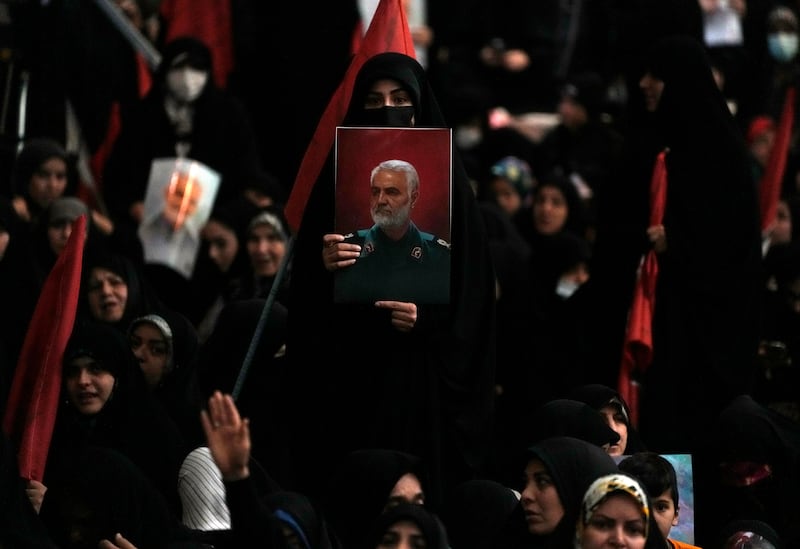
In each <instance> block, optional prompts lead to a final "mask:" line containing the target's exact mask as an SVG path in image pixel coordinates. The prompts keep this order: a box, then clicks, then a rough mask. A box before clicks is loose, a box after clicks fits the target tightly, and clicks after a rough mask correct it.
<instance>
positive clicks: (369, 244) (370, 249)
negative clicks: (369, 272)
mask: <svg viewBox="0 0 800 549" xmlns="http://www.w3.org/2000/svg"><path fill="white" fill-rule="evenodd" d="M364 251H365V252H366V253H368V254H371V253H372V252H374V251H375V244H373V243H372V242H367V243H366V244H364Z"/></svg>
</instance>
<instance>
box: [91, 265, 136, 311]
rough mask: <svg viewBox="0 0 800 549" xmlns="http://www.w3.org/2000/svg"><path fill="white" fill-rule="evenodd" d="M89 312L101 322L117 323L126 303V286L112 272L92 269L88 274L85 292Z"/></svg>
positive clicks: (100, 268) (119, 277)
mask: <svg viewBox="0 0 800 549" xmlns="http://www.w3.org/2000/svg"><path fill="white" fill-rule="evenodd" d="M87 299H88V301H89V312H90V313H91V315H92V316H93V317H94V318H95V319H97V320H100V321H102V322H108V323H112V324H113V323H114V322H119V321H120V320H121V319H122V316H123V315H124V314H125V305H126V304H127V302H128V284H127V283H126V282H125V281H124V280H123V279H122V277H121V276H119V275H118V274H117V273H115V272H113V271H109V270H108V269H103V268H102V267H94V268H93V269H92V271H91V273H90V274H89V290H88V292H87Z"/></svg>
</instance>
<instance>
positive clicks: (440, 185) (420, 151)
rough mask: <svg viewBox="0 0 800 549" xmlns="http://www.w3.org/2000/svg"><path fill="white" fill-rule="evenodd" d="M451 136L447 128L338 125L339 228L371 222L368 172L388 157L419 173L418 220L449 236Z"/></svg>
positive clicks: (414, 212) (415, 211)
mask: <svg viewBox="0 0 800 549" xmlns="http://www.w3.org/2000/svg"><path fill="white" fill-rule="evenodd" d="M451 139H452V138H451V131H450V129H449V128H344V127H339V128H336V228H335V230H336V232H337V233H340V234H347V233H350V232H355V231H357V230H359V229H368V228H370V227H372V225H373V223H372V217H371V216H370V213H369V197H370V191H369V176H370V173H371V172H372V169H373V168H374V167H375V166H377V165H378V164H380V163H381V162H383V161H384V160H391V159H398V160H405V161H406V162H410V163H411V164H413V165H414V167H415V168H416V169H417V173H418V174H419V181H420V182H419V190H420V195H419V199H418V200H417V204H416V206H415V207H414V209H413V210H411V219H412V220H413V221H414V224H415V225H416V226H417V227H418V228H419V229H420V230H421V231H425V232H428V233H433V234H434V235H436V236H437V237H438V238H443V239H444V240H446V241H448V242H450V213H451V200H450V197H451V188H452V183H451V182H452V171H451V165H452V162H451V154H452V152H451V151H452V149H451Z"/></svg>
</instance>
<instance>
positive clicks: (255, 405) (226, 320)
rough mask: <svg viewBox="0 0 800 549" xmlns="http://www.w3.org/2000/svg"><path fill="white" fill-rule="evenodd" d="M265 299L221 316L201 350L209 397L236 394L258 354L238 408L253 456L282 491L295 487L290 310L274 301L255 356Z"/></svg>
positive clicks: (241, 303)
mask: <svg viewBox="0 0 800 549" xmlns="http://www.w3.org/2000/svg"><path fill="white" fill-rule="evenodd" d="M265 305H266V301H265V300H264V299H246V300H237V301H232V302H230V303H228V304H227V305H226V306H225V307H224V308H223V309H222V311H221V312H220V314H219V318H218V320H217V324H216V326H215V327H214V331H213V332H212V333H211V335H210V336H209V338H208V340H207V341H206V342H205V343H204V344H203V346H202V348H201V350H200V360H199V364H198V371H197V373H198V379H199V383H200V387H201V391H202V393H203V395H204V397H205V398H208V397H209V396H211V394H212V393H213V392H214V391H222V392H223V393H232V392H233V390H234V388H235V387H236V384H237V381H238V380H239V376H240V375H243V374H242V368H243V367H244V363H245V358H246V357H247V356H248V353H250V352H252V355H251V356H250V362H249V366H248V369H247V372H246V374H244V377H243V380H242V384H241V387H240V388H239V390H240V392H239V394H238V396H237V398H236V406H237V407H238V408H239V411H240V413H241V415H242V417H248V418H250V435H251V437H252V440H253V449H252V454H253V457H255V458H256V459H257V460H258V461H259V462H260V463H261V464H262V465H263V466H264V467H265V468H266V469H267V470H268V471H269V473H270V475H271V476H273V477H274V478H275V479H276V480H277V481H278V483H279V484H280V485H281V486H284V487H288V486H290V485H291V477H292V467H291V460H290V458H289V455H288V443H287V436H288V434H287V430H288V428H289V426H288V425H286V424H285V423H284V422H283V415H284V413H285V411H286V410H287V409H289V408H290V407H291V406H292V402H291V401H290V400H288V399H287V395H286V394H285V387H286V385H285V383H286V382H285V376H286V359H285V357H284V356H283V354H282V353H280V350H281V348H282V346H283V345H284V344H285V343H286V307H285V306H283V305H282V304H281V303H278V302H273V304H272V309H271V310H270V311H269V314H268V315H267V317H266V320H265V322H264V325H263V327H262V331H261V333H260V334H258V343H257V345H256V346H255V348H254V349H253V350H252V351H251V350H250V345H251V343H252V341H253V338H254V337H255V331H256V327H257V326H258V323H259V321H260V320H261V316H262V315H263V314H264V307H265Z"/></svg>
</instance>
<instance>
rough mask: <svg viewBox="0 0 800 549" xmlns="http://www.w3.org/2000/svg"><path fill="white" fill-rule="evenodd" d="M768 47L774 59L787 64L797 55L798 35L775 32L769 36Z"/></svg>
mask: <svg viewBox="0 0 800 549" xmlns="http://www.w3.org/2000/svg"><path fill="white" fill-rule="evenodd" d="M767 47H768V48H769V53H770V55H772V57H773V59H775V60H776V61H778V62H781V63H786V62H788V61H791V60H792V59H794V57H795V55H797V34H796V33H794V32H775V33H772V34H769V35H768V36H767Z"/></svg>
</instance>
